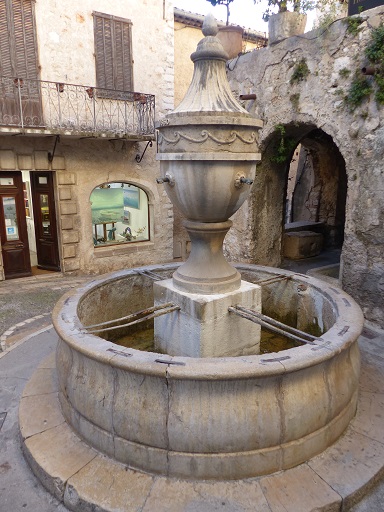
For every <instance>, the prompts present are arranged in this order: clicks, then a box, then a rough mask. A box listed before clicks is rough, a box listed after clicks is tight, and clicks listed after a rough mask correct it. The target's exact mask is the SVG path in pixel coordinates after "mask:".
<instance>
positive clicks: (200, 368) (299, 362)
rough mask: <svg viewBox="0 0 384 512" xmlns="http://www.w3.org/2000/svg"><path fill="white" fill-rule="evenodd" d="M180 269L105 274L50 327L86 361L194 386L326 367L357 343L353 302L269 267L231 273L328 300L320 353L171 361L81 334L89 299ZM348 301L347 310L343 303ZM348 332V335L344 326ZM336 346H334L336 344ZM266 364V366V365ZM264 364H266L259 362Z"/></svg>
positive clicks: (359, 318) (63, 304) (307, 349)
mask: <svg viewBox="0 0 384 512" xmlns="http://www.w3.org/2000/svg"><path fill="white" fill-rule="evenodd" d="M179 266H180V264H174V263H171V264H162V265H148V266H144V267H136V268H133V269H127V270H123V271H117V272H113V273H111V274H106V275H104V276H102V277H100V278H98V279H96V280H92V281H91V282H89V283H87V284H86V285H83V286H81V287H79V288H78V289H77V290H72V291H70V292H68V293H67V294H65V295H64V296H63V297H62V298H61V299H60V300H59V302H58V303H57V304H56V306H55V308H54V310H53V313H52V319H53V325H54V327H55V329H56V332H57V333H58V334H59V336H60V337H61V338H62V339H63V340H64V341H65V342H66V343H67V344H68V345H69V346H70V347H72V348H73V349H75V350H78V351H79V352H81V353H83V354H85V355H87V356H88V357H90V358H92V359H94V360H97V361H100V362H102V363H108V364H110V365H112V366H114V367H116V368H120V369H127V370H129V371H132V372H134V373H144V374H149V375H164V372H165V371H166V370H167V373H168V374H169V375H170V376H172V377H174V378H176V379H177V378H181V379H194V380H201V379H203V380H206V379H212V380H221V379H239V378H243V379H247V378H253V377H257V376H259V377H260V378H263V377H268V376H273V375H281V374H285V373H290V372H294V371H298V370H300V369H304V368H309V367H311V366H316V365H318V364H320V363H322V362H324V361H327V360H331V359H332V358H333V357H334V356H335V355H336V354H339V353H340V352H342V351H343V350H346V349H347V348H348V347H350V346H351V344H352V343H354V342H355V341H356V338H357V337H358V336H359V335H360V333H361V330H362V328H363V321H364V317H363V315H362V312H361V310H360V308H359V306H358V305H357V304H356V303H355V301H354V300H353V299H352V298H351V297H350V296H348V295H347V294H346V293H345V292H343V291H342V290H341V289H340V290H339V289H338V290H336V291H334V288H332V286H330V285H328V284H326V283H324V282H323V281H320V280H317V279H315V278H312V277H309V276H306V275H302V274H295V273H294V272H290V271H286V270H284V271H282V269H276V268H271V267H264V266H258V265H248V264H237V265H235V267H236V268H237V269H238V270H239V271H241V270H244V271H252V270H253V271H257V270H258V271H259V272H267V273H270V274H272V275H273V274H274V275H281V274H286V275H289V276H291V277H292V278H293V280H294V281H297V282H298V284H304V283H305V284H308V285H310V286H311V287H313V288H314V289H315V290H317V291H318V292H320V293H321V294H322V295H323V296H324V297H325V298H326V300H328V301H330V302H331V303H332V306H333V307H334V309H335V314H336V316H337V318H336V321H335V323H334V324H333V325H332V327H331V328H330V329H329V330H328V331H326V332H325V333H324V334H323V335H322V336H321V338H322V339H323V340H324V343H327V342H328V344H327V345H325V346H324V347H321V348H320V346H319V345H317V346H316V347H314V346H312V345H303V346H300V347H295V348H290V349H287V350H284V351H281V352H278V353H269V354H260V355H250V356H237V357H220V358H190V357H182V356H169V355H167V354H160V353H156V352H145V351H141V350H136V349H132V348H126V347H122V346H121V345H117V344H115V343H113V342H111V341H107V340H104V339H103V338H100V337H98V336H95V335H93V334H90V333H85V332H84V331H82V328H83V326H82V324H81V323H80V320H79V318H78V316H77V307H78V305H79V303H80V301H81V299H84V298H85V297H86V296H87V295H88V294H90V293H92V291H93V290H95V289H96V288H98V287H101V286H103V285H105V284H108V283H112V282H113V281H118V280H121V279H124V278H126V277H129V276H135V275H138V271H141V272H143V271H145V270H150V271H152V272H155V271H156V270H158V271H159V270H173V269H175V270H176V269H177V268H178V267H179ZM343 299H344V300H346V301H347V303H348V305H347V304H346V302H345V301H344V300H343ZM347 325H348V326H349V329H348V330H347V331H346V332H343V330H345V327H346V326H347ZM335 340H336V341H335ZM108 349H112V350H116V351H120V352H126V353H129V354H132V355H131V356H130V357H125V356H122V355H119V354H114V353H113V352H111V351H110V350H109V351H108ZM156 359H161V360H163V361H164V360H167V361H169V362H171V363H172V362H174V363H175V362H178V363H184V364H183V365H175V364H173V365H172V364H164V362H156ZM266 359H267V360H268V361H265V360H266ZM263 360H264V361H263Z"/></svg>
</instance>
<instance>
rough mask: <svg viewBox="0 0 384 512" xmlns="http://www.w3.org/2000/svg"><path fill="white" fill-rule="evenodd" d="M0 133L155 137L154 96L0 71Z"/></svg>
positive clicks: (111, 137) (128, 137)
mask: <svg viewBox="0 0 384 512" xmlns="http://www.w3.org/2000/svg"><path fill="white" fill-rule="evenodd" d="M0 133H2V134H6V133H9V134H12V135H14V134H25V135H34V134H42V135H55V134H57V135H64V136H68V137H77V138H87V137H90V138H91V137H93V138H94V137H101V138H108V139H126V140H132V141H141V140H153V139H154V138H155V96H154V95H152V94H143V93H137V92H128V91H115V90H110V89H101V88H98V87H89V86H84V85H74V84H67V83H62V82H46V81H42V80H29V79H23V78H9V77H3V76H0Z"/></svg>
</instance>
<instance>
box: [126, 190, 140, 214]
mask: <svg viewBox="0 0 384 512" xmlns="http://www.w3.org/2000/svg"><path fill="white" fill-rule="evenodd" d="M123 192H124V208H136V209H137V210H139V209H140V190H139V189H138V188H137V187H129V188H125V189H124V190H123Z"/></svg>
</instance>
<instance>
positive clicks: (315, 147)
mask: <svg viewBox="0 0 384 512" xmlns="http://www.w3.org/2000/svg"><path fill="white" fill-rule="evenodd" d="M346 198H347V174H346V169H345V162H344V159H343V157H342V155H341V154H340V152H339V150H338V148H337V146H336V145H335V143H334V142H333V140H332V138H331V137H330V136H329V135H327V134H325V133H324V132H323V131H322V130H313V131H312V132H310V133H308V134H307V135H306V136H305V137H303V138H302V140H301V141H300V144H299V145H298V147H297V148H296V150H295V152H294V156H293V159H292V162H291V164H290V169H289V175H288V187H287V198H286V217H285V225H286V227H287V226H289V225H292V224H293V225H294V226H296V229H297V225H298V224H299V223H301V224H302V225H303V229H307V228H306V226H305V225H306V223H307V225H308V226H309V228H308V229H315V230H321V232H322V233H323V235H324V248H336V249H340V248H341V247H342V244H343V241H344V224H345V204H346ZM316 224H317V227H316ZM311 225H312V228H311V227H310V226H311Z"/></svg>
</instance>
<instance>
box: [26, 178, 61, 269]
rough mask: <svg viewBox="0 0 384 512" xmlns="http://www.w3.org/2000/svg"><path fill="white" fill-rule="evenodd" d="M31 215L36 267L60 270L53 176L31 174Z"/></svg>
mask: <svg viewBox="0 0 384 512" xmlns="http://www.w3.org/2000/svg"><path fill="white" fill-rule="evenodd" d="M31 188H32V203H33V215H34V222H35V234H36V253H37V267H38V268H40V269H44V270H56V271H58V270H60V259H59V250H58V240H57V227H56V211H55V197H54V188H53V175H52V173H50V172H37V171H35V172H31Z"/></svg>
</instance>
